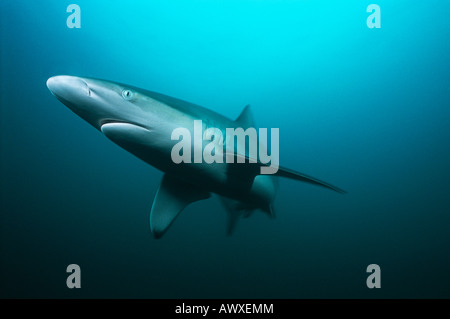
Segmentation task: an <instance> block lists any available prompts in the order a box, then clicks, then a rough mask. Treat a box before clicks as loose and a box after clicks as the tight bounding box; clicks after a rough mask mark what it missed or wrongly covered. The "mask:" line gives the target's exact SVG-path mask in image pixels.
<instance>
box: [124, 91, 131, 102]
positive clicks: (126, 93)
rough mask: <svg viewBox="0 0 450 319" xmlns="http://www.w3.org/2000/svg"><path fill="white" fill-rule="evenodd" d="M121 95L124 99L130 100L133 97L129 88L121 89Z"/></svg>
mask: <svg viewBox="0 0 450 319" xmlns="http://www.w3.org/2000/svg"><path fill="white" fill-rule="evenodd" d="M122 97H123V98H124V99H125V100H127V101H129V100H131V99H132V98H133V92H131V91H130V90H123V91H122Z"/></svg>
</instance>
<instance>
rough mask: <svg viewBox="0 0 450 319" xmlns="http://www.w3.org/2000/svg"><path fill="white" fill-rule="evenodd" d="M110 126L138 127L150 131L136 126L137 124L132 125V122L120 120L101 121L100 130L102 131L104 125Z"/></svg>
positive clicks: (139, 125)
mask: <svg viewBox="0 0 450 319" xmlns="http://www.w3.org/2000/svg"><path fill="white" fill-rule="evenodd" d="M111 124H116V125H118V126H120V125H124V126H134V127H139V128H141V129H144V130H147V131H150V130H149V129H148V128H147V127H145V126H143V125H141V124H138V123H134V122H127V121H122V120H113V119H106V120H102V121H101V122H100V129H101V130H103V126H105V125H111Z"/></svg>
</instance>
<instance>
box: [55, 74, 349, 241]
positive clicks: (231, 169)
mask: <svg viewBox="0 0 450 319" xmlns="http://www.w3.org/2000/svg"><path fill="white" fill-rule="evenodd" d="M47 87H48V88H49V90H50V91H51V92H52V94H53V95H54V96H55V97H56V98H57V99H58V100H59V101H61V102H62V103H63V104H65V105H66V106H67V107H68V108H69V109H71V110H72V111H73V112H74V113H75V114H77V115H78V116H80V117H81V118H82V119H84V120H85V121H87V122H88V123H90V124H91V125H92V126H93V127H95V128H96V129H97V130H99V131H100V132H101V133H103V134H104V135H105V136H106V137H107V138H108V139H110V140H111V141H112V142H114V143H116V144H117V145H119V146H120V147H122V148H123V149H125V150H127V151H128V152H130V153H132V154H134V155H135V156H137V157H138V158H140V159H141V160H143V161H145V162H146V163H148V164H150V165H152V166H154V167H155V168H157V169H159V170H160V171H162V172H163V173H164V176H163V179H162V182H161V184H160V186H159V189H158V191H157V192H156V195H155V198H154V201H153V205H152V209H151V212H150V228H151V231H152V233H153V235H154V237H155V238H159V237H161V236H162V235H163V234H164V233H165V232H166V230H167V229H168V228H169V226H170V225H171V224H172V223H173V221H174V220H175V218H176V217H177V216H178V214H179V213H180V212H181V211H182V210H183V209H184V208H185V207H186V206H187V205H189V204H190V203H193V202H195V201H199V200H203V199H207V198H209V197H210V196H211V193H214V194H217V195H219V196H220V198H221V200H222V202H223V204H224V206H225V208H226V210H227V212H228V214H229V219H228V220H229V222H228V230H227V231H228V233H229V234H231V232H232V231H233V229H234V227H235V225H236V222H237V220H238V219H239V217H240V216H249V215H250V214H251V213H252V212H253V211H255V210H258V209H259V210H262V211H263V212H266V213H267V214H268V215H269V216H273V207H272V202H273V200H274V198H275V194H276V190H277V181H276V176H281V177H287V178H291V179H295V180H299V181H303V182H308V183H311V184H315V185H319V186H322V187H325V188H329V189H332V190H334V191H337V192H339V193H345V192H344V191H343V190H341V189H339V188H337V187H336V186H333V185H331V184H328V183H326V182H323V181H320V180H318V179H315V178H313V177H310V176H308V175H305V174H302V173H299V172H295V171H293V170H289V169H286V168H283V167H279V169H278V171H277V173H276V174H274V175H261V174H260V170H259V168H260V167H261V165H263V164H261V163H259V162H258V163H233V164H229V163H225V162H224V163H212V164H207V163H205V162H203V163H180V164H175V163H174V162H173V161H172V158H171V150H172V148H173V146H174V145H175V144H176V143H177V142H178V141H177V140H172V139H171V134H172V131H173V130H174V129H176V128H179V127H183V128H186V129H188V130H189V131H191V132H193V129H194V120H202V123H203V129H205V128H207V127H214V128H218V129H220V130H222V131H225V129H226V128H237V127H242V128H243V129H246V128H248V127H255V126H254V123H253V119H252V116H251V112H250V108H249V107H248V106H247V107H245V108H244V110H243V111H242V113H241V115H240V116H239V117H238V118H237V120H235V121H233V120H230V119H228V118H226V117H224V116H222V115H220V114H218V113H216V112H213V111H211V110H208V109H206V108H203V107H201V106H198V105H195V104H192V103H189V102H185V101H182V100H179V99H176V98H172V97H169V96H166V95H163V94H159V93H156V92H151V91H146V90H142V89H139V88H136V87H133V86H129V85H124V84H120V83H115V82H110V81H104V80H99V79H93V78H85V77H75V76H66V75H61V76H55V77H51V78H49V79H48V81H47ZM191 136H194V135H193V133H191ZM203 146H204V145H202V147H203ZM193 147H195V146H194V144H193ZM197 147H198V146H197ZM237 147H238V148H239V145H238V146H237ZM191 153H192V154H194V150H192V152H191ZM244 156H245V154H244Z"/></svg>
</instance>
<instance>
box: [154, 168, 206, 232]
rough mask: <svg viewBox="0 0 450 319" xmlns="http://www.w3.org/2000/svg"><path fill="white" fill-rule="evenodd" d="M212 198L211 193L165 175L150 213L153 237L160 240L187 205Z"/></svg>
mask: <svg viewBox="0 0 450 319" xmlns="http://www.w3.org/2000/svg"><path fill="white" fill-rule="evenodd" d="M210 196H211V195H210V193H208V192H206V191H204V190H202V189H200V188H199V187H198V186H196V185H194V184H191V183H188V182H185V181H183V180H181V179H178V178H176V177H173V176H170V175H167V174H165V175H164V177H163V179H162V182H161V185H160V186H159V189H158V191H157V192H156V195H155V199H154V200H153V205H152V210H151V213H150V229H151V231H152V233H153V235H154V236H155V237H156V238H160V237H161V236H162V235H163V234H164V233H165V232H166V230H167V229H168V228H169V226H170V225H171V224H172V223H173V221H174V220H175V218H176V217H177V216H178V214H179V213H180V212H181V211H182V210H183V209H184V208H185V207H186V206H187V205H189V204H190V203H193V202H196V201H199V200H203V199H207V198H209V197H210Z"/></svg>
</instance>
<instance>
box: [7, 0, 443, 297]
mask: <svg viewBox="0 0 450 319" xmlns="http://www.w3.org/2000/svg"><path fill="white" fill-rule="evenodd" d="M72 3H76V4H78V5H79V6H80V8H81V28H79V29H76V28H74V29H70V28H68V27H67V25H66V19H67V17H68V16H69V15H70V13H68V12H66V9H67V7H68V5H69V4H72ZM371 3H376V4H378V5H379V6H380V8H381V28H379V29H377V28H374V29H370V28H368V26H367V24H366V19H367V17H368V16H369V15H370V13H368V12H366V9H367V6H368V5H369V4H371ZM0 10H1V16H0V18H1V20H0V27H1V29H0V32H1V40H0V48H1V49H0V50H1V53H0V59H1V65H0V76H1V78H0V79H1V92H0V93H1V94H0V101H1V102H0V103H1V107H0V112H1V114H0V130H1V146H0V152H1V153H0V156H1V157H0V169H1V172H0V173H1V180H0V183H1V190H0V196H1V219H0V297H1V298H450V272H449V269H450V256H449V254H450V231H449V229H450V184H449V182H450V59H449V57H450V41H449V39H450V22H449V18H448V16H449V12H450V2H449V1H444V0H442V1H436V0H430V1H403V0H402V1H400V0H399V1H383V0H373V2H372V0H371V1H360V0H358V1H356V0H354V1H324V0H317V1H312V0H309V1H308V0H304V1H301V0H298V1H293V0H292V1H288V0H286V1H283V0H259V1H258V0H221V1H219V0H189V1H186V0H164V1H162V0H161V1H124V0H121V1H119V0H115V1H114V0H108V1H86V0H70V1H63V0H42V1H31V0H27V1H24V0H15V1H12V0H6V1H5V0H3V1H1V2H0ZM62 74H68V75H79V76H90V77H96V78H102V79H107V80H111V81H116V82H121V83H126V84H130V85H134V86H137V87H141V88H144V89H148V90H152V91H156V92H161V93H164V94H167V95H170V96H173V97H177V98H181V99H183V100H187V101H190V102H193V103H196V104H199V105H202V106H205V107H207V108H210V109H212V110H214V111H216V112H218V113H220V114H223V115H225V116H227V117H230V118H235V117H237V116H238V115H239V113H240V111H241V110H242V108H243V107H244V106H245V105H246V104H251V105H252V109H253V113H254V117H255V120H256V123H257V125H258V126H259V127H267V128H271V127H277V128H279V129H280V165H282V166H285V167H289V168H292V169H295V170H298V171H300V172H304V173H306V174H308V175H312V176H314V177H317V178H320V179H322V180H325V181H327V182H330V183H332V184H335V185H337V186H338V187H341V188H343V189H345V190H346V191H347V192H348V193H347V194H345V195H341V194H338V193H335V192H332V191H329V190H326V189H322V188H319V187H316V186H313V185H309V184H304V183H301V182H296V181H292V180H287V179H280V185H279V190H278V194H277V198H276V200H275V210H276V215H277V216H276V218H275V219H269V218H268V217H267V216H266V215H265V214H263V213H255V214H253V215H252V216H251V217H250V218H247V219H242V220H240V222H239V225H238V227H237V229H236V232H235V233H234V234H233V236H231V237H227V236H226V231H225V230H226V212H225V209H224V208H223V207H222V206H221V204H220V201H219V200H218V198H217V197H213V198H211V199H209V200H206V201H201V202H197V203H194V204H192V205H190V206H188V207H187V208H186V209H185V210H184V211H183V212H182V213H181V214H180V216H179V217H178V218H177V220H176V221H175V223H174V224H173V225H172V227H171V228H170V229H169V231H168V232H167V233H166V234H165V236H164V237H163V238H162V239H159V240H155V239H154V238H153V237H152V235H151V233H150V228H149V213H150V207H151V203H152V200H153V197H154V194H155V192H156V190H157V188H158V185H159V183H160V180H161V178H162V173H161V172H159V171H157V170H156V169H155V168H153V167H151V166H149V165H147V164H145V163H144V162H142V161H140V160H139V159H137V158H135V157H134V156H133V155H131V154H129V153H128V152H126V151H125V150H123V149H121V148H120V147H118V146H116V145H115V144H113V143H112V142H111V141H109V140H108V139H107V138H106V137H105V136H103V135H102V134H101V133H100V132H98V131H96V130H95V129H94V128H93V127H91V126H90V125H89V124H88V123H86V122H85V121H83V120H82V119H81V118H79V117H78V116H76V115H75V114H73V113H72V112H71V111H70V110H69V109H68V108H67V107H65V106H64V105H63V104H61V103H60V102H59V101H57V100H56V99H55V97H54V96H52V94H51V93H50V92H49V90H48V89H47V87H46V81H47V79H48V78H49V77H51V76H54V75H62ZM73 263H74V264H78V265H79V266H80V267H81V289H68V288H67V286H66V279H67V276H68V275H69V274H68V273H66V267H67V266H68V265H69V264H73ZM369 264H378V265H379V266H380V268H381V288H380V289H369V288H368V287H367V286H366V279H367V277H368V275H369V274H368V273H367V272H366V267H367V266H368V265H369Z"/></svg>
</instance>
